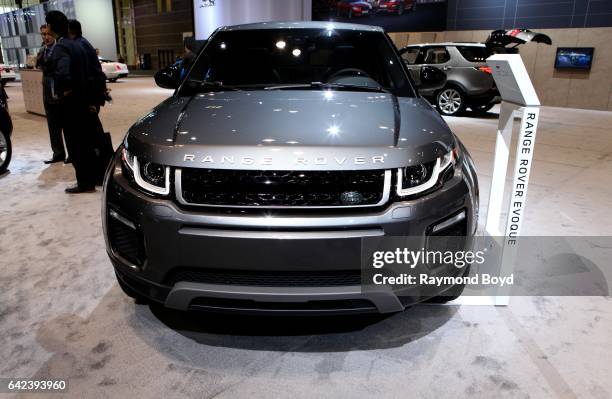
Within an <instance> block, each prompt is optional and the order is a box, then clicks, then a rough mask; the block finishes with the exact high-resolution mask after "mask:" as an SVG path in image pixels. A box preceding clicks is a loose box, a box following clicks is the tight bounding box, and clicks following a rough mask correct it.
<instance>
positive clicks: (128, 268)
mask: <svg viewBox="0 0 612 399" xmlns="http://www.w3.org/2000/svg"><path fill="white" fill-rule="evenodd" d="M465 167H467V166H464V168H465ZM472 173H473V171H469V170H464V169H463V168H462V169H461V171H458V172H456V173H455V176H454V177H453V178H452V179H451V180H449V181H448V182H447V183H446V184H445V185H444V187H442V188H441V189H440V190H438V191H436V192H434V193H432V194H429V195H427V196H425V197H421V198H418V199H416V200H413V201H405V202H396V203H393V204H391V205H389V206H387V207H385V208H384V209H377V210H373V211H368V212H366V213H364V212H359V213H355V214H347V213H337V214H336V213H334V214H329V212H328V213H321V214H316V213H312V212H311V211H309V212H307V213H305V212H302V213H301V214H271V213H269V214H264V213H250V212H246V213H240V212H238V213H232V214H227V213H224V212H223V211H212V210H211V211H207V210H202V209H198V210H192V209H187V208H183V207H180V206H179V205H177V203H175V202H174V201H173V200H169V199H159V198H152V197H149V196H148V195H146V194H144V193H142V192H140V191H139V190H137V189H135V188H134V187H132V186H131V184H130V182H129V181H127V180H126V178H125V177H124V176H123V175H122V172H121V166H120V161H119V158H118V157H116V158H115V161H114V163H113V165H112V167H111V169H110V170H109V173H108V174H107V177H106V181H105V186H104V189H105V195H104V202H103V225H104V230H105V237H106V242H107V251H108V254H109V256H110V259H111V261H112V263H113V265H114V267H115V271H116V272H117V276H118V278H120V279H121V280H122V282H123V283H124V284H125V285H128V286H129V287H130V288H132V289H133V290H134V291H136V292H138V293H139V294H141V295H143V296H146V297H148V298H150V299H152V300H154V301H157V302H160V303H163V304H165V306H167V307H169V308H175V309H181V310H188V309H204V310H215V311H233V312H257V313H274V314H277V313H284V312H288V313H330V312H331V313H354V312H359V313H363V312H380V313H388V312H396V311H401V310H403V309H404V308H405V306H408V305H410V304H412V303H415V302H418V301H421V300H424V299H426V298H423V297H420V296H418V295H416V296H411V295H410V293H406V292H403V293H399V292H393V291H391V290H380V291H373V290H363V289H362V286H361V285H360V280H359V275H360V271H361V244H362V239H363V238H364V237H384V236H419V237H420V236H423V237H424V236H425V235H426V233H427V231H428V229H430V227H431V226H432V225H434V224H436V223H439V222H440V221H443V220H445V219H447V218H448V217H449V216H451V215H453V214H456V213H457V212H462V211H465V215H466V219H465V224H466V227H465V228H466V231H467V235H471V234H473V232H474V231H475V219H476V216H475V215H476V214H477V206H478V205H477V202H478V199H477V195H478V193H477V188H476V187H475V186H476V183H475V180H474V179H473V176H472ZM468 174H469V175H470V176H469V177H468V176H467V175H468ZM117 224H119V225H123V229H124V230H122V231H124V233H125V231H127V233H125V234H131V236H132V237H136V238H133V239H131V242H132V245H140V246H141V248H140V250H135V251H134V250H132V251H130V250H129V248H128V250H126V249H125V248H122V247H121V245H123V244H122V243H124V242H125V241H126V240H128V241H129V239H128V238H125V237H127V235H125V234H124V233H121V234H124V235H122V236H120V238H121V240H123V241H119V242H116V241H117V239H116V237H115V235H117V234H118V233H116V232H115V231H114V230H113V229H114V228H115V227H113V226H116V225H117ZM121 228H122V227H121V226H119V229H121ZM125 229H127V230H125ZM130 229H132V230H133V233H130V231H129V230H130ZM453 268H454V267H453ZM444 272H445V273H446V275H451V274H452V273H455V274H459V273H462V271H461V270H459V269H457V270H454V271H450V273H451V274H449V271H448V270H445V271H444ZM202 276H205V278H203V277H202ZM270 276H274V278H275V280H274V281H273V282H272V283H271V284H269V283H268V282H267V280H266V278H268V277H270ZM279 276H280V277H279ZM296 276H299V278H298V277H296ZM326 276H329V278H331V279H333V280H334V281H333V283H330V281H324V280H325V279H326V278H327V277H326ZM355 276H356V277H355ZM270 278H271V277H270ZM355 278H357V280H355ZM279 279H280V282H279ZM262 281H263V282H262ZM269 281H272V280H269ZM447 288H450V287H442V288H441V289H440V293H442V292H443V291H444V290H446V289H447Z"/></svg>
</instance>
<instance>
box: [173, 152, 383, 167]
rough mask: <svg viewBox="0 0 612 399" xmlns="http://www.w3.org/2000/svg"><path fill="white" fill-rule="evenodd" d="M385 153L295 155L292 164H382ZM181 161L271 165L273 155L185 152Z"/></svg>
mask: <svg viewBox="0 0 612 399" xmlns="http://www.w3.org/2000/svg"><path fill="white" fill-rule="evenodd" d="M386 156H387V155H375V156H371V157H361V156H357V157H331V158H328V157H313V158H307V157H296V158H295V159H294V162H293V164H294V165H338V166H342V165H367V164H384V163H385V157H386ZM183 161H185V162H200V163H202V164H212V165H217V164H221V165H262V166H271V165H273V164H274V158H273V157H261V158H256V157H250V156H242V157H236V156H233V155H230V156H226V155H223V156H221V157H216V158H215V157H213V156H211V155H205V156H203V157H196V156H195V155H194V154H185V156H184V158H183Z"/></svg>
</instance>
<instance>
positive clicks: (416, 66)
mask: <svg viewBox="0 0 612 399" xmlns="http://www.w3.org/2000/svg"><path fill="white" fill-rule="evenodd" d="M529 42H535V43H544V44H548V45H551V44H552V40H551V39H550V37H548V36H547V35H545V34H542V33H538V32H532V31H530V30H528V29H512V30H509V31H505V30H495V31H493V32H491V34H490V35H489V37H488V38H487V40H486V41H485V42H484V43H427V44H414V45H409V46H406V47H404V48H403V49H401V50H400V54H401V55H402V59H403V60H404V62H405V63H406V65H407V66H408V69H409V70H410V75H411V76H412V79H413V80H414V81H415V83H416V84H417V86H419V79H420V76H421V69H422V67H423V66H435V67H437V68H439V69H441V70H442V71H444V73H446V75H447V78H446V84H445V85H444V87H442V88H438V89H431V88H429V89H422V88H420V89H419V92H420V93H421V95H422V96H423V97H425V98H427V99H428V100H429V101H430V102H432V103H434V104H435V105H436V106H437V107H438V110H439V111H440V113H442V114H443V115H457V114H459V113H461V112H463V111H464V110H465V109H466V108H467V107H469V108H471V109H472V110H473V111H476V112H486V111H488V110H490V109H491V108H492V107H493V106H494V105H495V104H497V103H499V102H500V100H501V99H500V97H499V91H498V90H497V87H496V86H495V81H494V80H493V76H492V74H491V68H489V67H488V66H487V63H486V60H487V58H489V56H491V55H493V54H499V53H518V46H520V45H521V44H525V43H529Z"/></svg>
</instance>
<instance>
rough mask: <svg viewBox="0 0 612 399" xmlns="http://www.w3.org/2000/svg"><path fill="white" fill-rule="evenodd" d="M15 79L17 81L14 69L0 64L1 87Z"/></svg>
mask: <svg viewBox="0 0 612 399" xmlns="http://www.w3.org/2000/svg"><path fill="white" fill-rule="evenodd" d="M15 79H17V73H16V72H15V68H13V67H12V66H10V65H5V64H0V80H1V82H2V86H4V85H5V84H6V82H12V81H14V80H15Z"/></svg>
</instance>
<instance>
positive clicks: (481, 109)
mask: <svg viewBox="0 0 612 399" xmlns="http://www.w3.org/2000/svg"><path fill="white" fill-rule="evenodd" d="M494 106H495V104H493V103H491V104H484V105H470V109H471V110H472V111H474V112H475V113H477V114H486V113H487V112H489V111H490V110H491V108H493V107H494Z"/></svg>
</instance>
